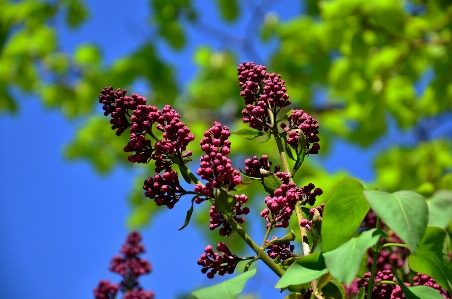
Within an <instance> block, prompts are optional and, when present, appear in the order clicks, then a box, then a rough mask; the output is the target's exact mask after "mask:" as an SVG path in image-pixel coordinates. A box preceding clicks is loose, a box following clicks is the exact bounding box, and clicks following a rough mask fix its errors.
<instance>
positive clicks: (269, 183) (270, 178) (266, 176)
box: [261, 169, 282, 194]
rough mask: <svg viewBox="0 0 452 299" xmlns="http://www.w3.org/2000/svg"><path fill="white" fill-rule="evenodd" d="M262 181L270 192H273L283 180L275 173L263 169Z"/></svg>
mask: <svg viewBox="0 0 452 299" xmlns="http://www.w3.org/2000/svg"><path fill="white" fill-rule="evenodd" d="M261 174H262V179H261V183H262V185H263V186H264V189H265V191H267V192H268V194H273V192H275V190H276V189H278V188H279V187H280V186H281V185H282V181H281V180H280V179H279V178H278V177H277V176H276V175H275V174H274V173H273V172H268V171H263V170H262V169H261Z"/></svg>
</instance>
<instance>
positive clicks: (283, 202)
mask: <svg viewBox="0 0 452 299" xmlns="http://www.w3.org/2000/svg"><path fill="white" fill-rule="evenodd" d="M302 193H303V190H302V189H300V188H298V187H297V186H296V185H295V184H294V183H292V182H290V183H289V184H282V185H281V186H280V187H279V188H278V189H276V190H275V191H274V192H273V196H267V197H266V198H265V204H266V205H267V208H265V209H264V210H263V211H262V212H261V213H260V214H261V216H262V217H264V218H265V220H267V226H266V227H267V228H268V227H269V226H273V227H284V228H286V227H288V226H289V219H290V216H292V213H293V210H294V209H295V204H296V203H297V201H299V200H300V199H301V196H302ZM270 215H271V219H270V217H269V216H270Z"/></svg>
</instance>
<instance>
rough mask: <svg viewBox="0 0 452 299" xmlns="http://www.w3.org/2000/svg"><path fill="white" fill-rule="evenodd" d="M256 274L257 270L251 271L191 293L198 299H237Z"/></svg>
mask: <svg viewBox="0 0 452 299" xmlns="http://www.w3.org/2000/svg"><path fill="white" fill-rule="evenodd" d="M254 274H256V269H252V270H249V271H247V272H244V273H242V274H240V275H237V276H236V277H234V278H231V279H228V280H226V281H223V282H222V283H219V284H216V285H214V286H210V287H207V288H203V289H200V290H197V291H194V292H193V293H191V294H192V295H193V296H195V297H196V298H198V299H211V298H221V299H235V298H236V297H237V295H238V294H240V293H241V292H242V291H243V288H244V287H245V283H246V282H247V281H248V279H250V278H251V277H253V276H254Z"/></svg>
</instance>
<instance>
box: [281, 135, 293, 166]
mask: <svg viewBox="0 0 452 299" xmlns="http://www.w3.org/2000/svg"><path fill="white" fill-rule="evenodd" d="M284 151H285V152H286V155H287V157H289V159H291V160H293V161H295V157H294V156H293V154H292V149H291V146H290V145H289V143H287V138H286V136H284Z"/></svg>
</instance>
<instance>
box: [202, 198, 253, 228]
mask: <svg viewBox="0 0 452 299" xmlns="http://www.w3.org/2000/svg"><path fill="white" fill-rule="evenodd" d="M234 199H235V206H234V210H233V218H234V219H235V221H236V222H237V223H244V222H245V218H244V217H243V216H240V215H248V213H249V212H250V209H249V208H248V207H244V208H242V205H243V204H244V203H246V202H247V201H248V197H247V196H246V195H245V194H242V195H234ZM209 215H210V226H209V228H210V230H214V229H216V228H217V227H220V226H223V227H222V228H220V231H219V233H220V236H223V237H224V236H229V235H230V234H231V233H232V227H231V225H230V224H229V222H228V221H227V220H226V219H225V218H224V217H223V215H221V213H219V212H217V211H216V209H215V206H214V205H212V207H211V208H210V211H209Z"/></svg>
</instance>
